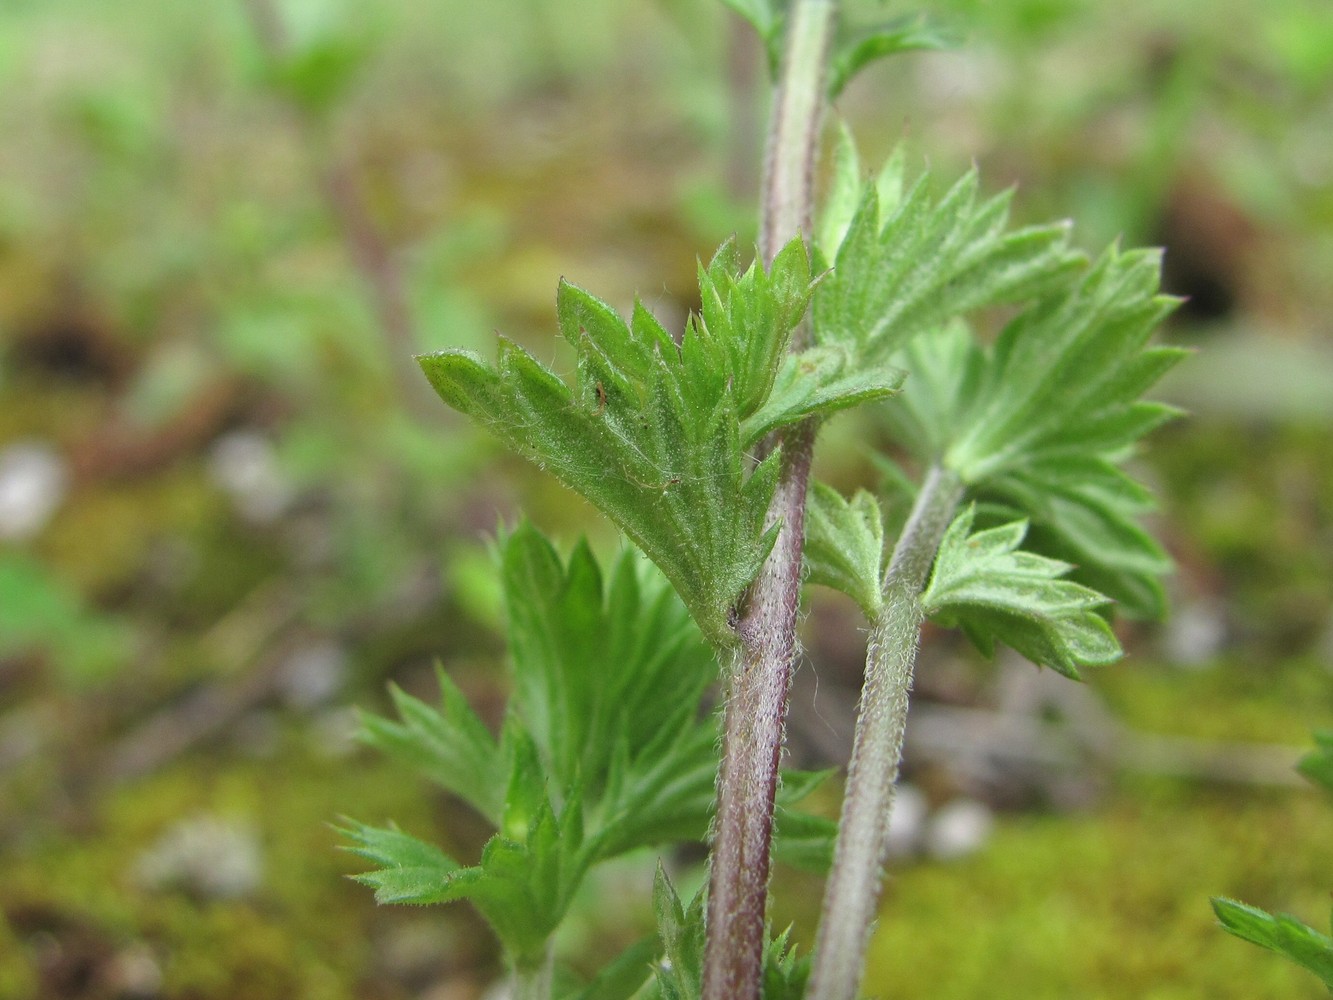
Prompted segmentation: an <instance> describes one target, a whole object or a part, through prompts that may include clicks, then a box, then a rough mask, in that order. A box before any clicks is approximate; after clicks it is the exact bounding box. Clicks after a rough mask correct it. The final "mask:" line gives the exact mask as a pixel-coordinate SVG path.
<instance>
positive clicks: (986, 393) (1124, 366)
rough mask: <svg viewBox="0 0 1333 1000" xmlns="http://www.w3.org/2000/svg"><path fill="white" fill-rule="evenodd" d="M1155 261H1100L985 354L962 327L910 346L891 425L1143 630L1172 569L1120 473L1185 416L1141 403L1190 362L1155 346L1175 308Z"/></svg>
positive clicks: (1143, 506) (1136, 490)
mask: <svg viewBox="0 0 1333 1000" xmlns="http://www.w3.org/2000/svg"><path fill="white" fill-rule="evenodd" d="M1157 267H1158V260H1157V257H1156V256H1155V255H1154V254H1151V253H1135V254H1119V253H1117V252H1115V251H1114V250H1113V251H1111V252H1109V253H1108V254H1107V255H1106V256H1104V257H1103V258H1102V259H1101V260H1100V261H1098V263H1097V265H1096V266H1095V267H1094V268H1092V269H1091V270H1090V271H1089V272H1088V274H1086V275H1084V276H1082V277H1081V278H1079V279H1078V280H1076V281H1072V282H1070V283H1069V287H1068V288H1066V289H1065V290H1063V291H1061V292H1058V293H1055V292H1053V293H1050V294H1048V295H1047V296H1046V297H1045V298H1043V300H1042V301H1041V302H1039V303H1038V304H1037V305H1035V306H1033V307H1032V308H1030V309H1028V310H1027V311H1025V312H1024V313H1021V314H1020V315H1019V316H1018V317H1017V318H1015V319H1014V320H1013V321H1012V322H1011V323H1010V324H1009V325H1008V326H1007V327H1006V328H1005V330H1004V332H1003V333H1002V335H1001V337H1000V339H999V341H998V342H997V343H996V345H995V346H994V348H992V349H990V350H983V349H982V348H981V347H980V346H979V345H978V344H977V343H976V341H975V338H974V337H973V336H972V334H971V333H970V332H969V331H968V330H967V329H966V328H965V327H964V326H962V325H961V324H954V325H952V326H950V327H947V328H946V329H944V330H942V331H940V332H939V333H936V334H931V335H929V336H923V337H918V338H916V339H915V340H913V341H912V342H911V343H910V344H908V345H907V347H906V348H905V349H904V350H903V351H902V352H901V353H900V354H899V355H898V357H897V358H896V359H895V360H896V363H898V364H900V365H902V366H903V367H904V368H906V369H907V370H908V371H909V372H910V375H909V378H908V381H907V384H906V386H905V388H904V390H903V392H902V393H900V394H899V396H898V397H897V398H896V399H895V401H894V404H893V405H892V406H891V407H888V408H887V410H886V419H887V421H888V423H889V425H890V427H891V429H892V430H893V432H894V434H895V437H896V438H897V439H898V440H899V441H901V442H903V443H904V444H906V445H907V446H908V447H909V448H910V449H912V450H913V451H914V452H915V453H916V454H917V455H918V456H919V457H920V458H921V459H922V460H923V461H925V462H942V463H943V464H944V465H946V466H948V467H949V468H951V469H953V470H954V471H956V472H957V473H958V474H959V475H960V476H961V477H962V478H963V479H964V481H965V482H966V483H967V484H968V487H969V491H970V493H971V495H972V496H973V497H974V498H975V499H977V500H979V501H982V502H985V503H991V504H999V505H1002V506H1006V507H1008V508H1009V509H1010V510H1011V511H1012V513H1013V514H1014V515H1016V516H1025V517H1027V518H1029V519H1030V520H1031V522H1032V526H1033V530H1032V533H1031V535H1030V536H1029V539H1028V544H1029V547H1031V548H1032V549H1033V550H1034V551H1038V552H1041V553H1043V554H1046V555H1049V556H1052V557H1055V558H1058V559H1062V560H1066V561H1068V562H1071V563H1074V564H1075V565H1076V566H1077V567H1078V569H1077V570H1076V571H1075V572H1074V577H1075V578H1076V579H1077V580H1078V581H1079V582H1082V583H1084V584H1086V585H1088V586H1090V587H1092V588H1093V589H1095V590H1098V591H1100V592H1101V593H1104V594H1106V595H1107V596H1108V597H1110V598H1112V599H1113V600H1115V601H1116V602H1117V610H1119V611H1121V612H1124V613H1126V614H1129V615H1132V616H1135V617H1157V616H1159V615H1160V614H1161V613H1162V610H1163V607H1164V604H1165V596H1164V592H1163V590H1162V586H1161V583H1160V582H1159V578H1160V577H1161V575H1162V574H1164V573H1166V572H1168V571H1169V569H1170V565H1171V564H1170V560H1169V559H1168V558H1167V556H1166V553H1165V552H1164V551H1163V550H1162V548H1161V546H1160V545H1158V544H1157V542H1156V541H1154V540H1153V539H1152V537H1151V536H1150V535H1148V534H1147V532H1145V531H1144V530H1143V528H1142V527H1141V526H1140V524H1139V520H1140V519H1141V518H1142V517H1143V516H1144V514H1146V513H1147V512H1148V511H1149V510H1151V509H1152V502H1151V497H1150V496H1149V495H1148V493H1147V492H1146V491H1145V490H1144V489H1143V488H1142V487H1141V486H1140V485H1138V484H1137V483H1136V482H1134V480H1133V479H1131V478H1130V477H1129V476H1127V475H1126V474H1125V473H1124V472H1123V471H1121V470H1120V469H1119V468H1118V465H1119V463H1120V462H1122V461H1123V460H1124V458H1125V457H1126V456H1127V455H1128V454H1129V453H1130V452H1131V451H1132V448H1133V446H1134V444H1135V443H1136V441H1137V440H1138V439H1139V437H1141V436H1142V435H1143V434H1146V433H1147V432H1149V431H1150V430H1152V429H1154V428H1155V427H1157V426H1159V425H1160V424H1161V423H1163V422H1165V421H1166V420H1169V419H1171V418H1172V417H1174V416H1175V415H1176V411H1175V410H1174V409H1173V408H1171V407H1168V406H1164V405H1161V404H1156V403H1150V402H1143V401H1141V400H1140V399H1139V398H1138V397H1139V395H1140V394H1141V393H1142V392H1143V391H1144V390H1146V389H1147V388H1148V387H1150V386H1151V385H1152V383H1153V382H1154V381H1155V380H1156V379H1157V378H1158V377H1160V376H1161V375H1162V374H1163V373H1164V372H1165V371H1166V370H1167V369H1168V368H1170V367H1171V365H1172V364H1174V363H1175V362H1176V361H1178V360H1179V359H1180V357H1181V356H1182V355H1183V353H1184V352H1182V351H1179V350H1177V349H1174V348H1166V347H1148V346H1147V344H1146V342H1147V339H1148V337H1149V336H1150V335H1151V334H1152V331H1153V327H1154V326H1155V325H1156V324H1157V323H1158V322H1159V321H1160V319H1161V317H1162V316H1163V315H1165V313H1166V312H1167V311H1169V309H1170V308H1171V306H1172V304H1173V301H1172V300H1170V299H1168V298H1165V297H1163V296H1159V295H1157V293H1156V292H1157Z"/></svg>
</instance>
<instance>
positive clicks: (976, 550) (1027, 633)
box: [921, 507, 1121, 678]
mask: <svg viewBox="0 0 1333 1000" xmlns="http://www.w3.org/2000/svg"><path fill="white" fill-rule="evenodd" d="M973 516H974V510H973V508H971V507H969V508H968V509H967V510H965V511H963V512H962V513H961V514H959V515H958V516H957V517H956V518H955V519H954V521H953V523H952V524H951V525H950V526H949V529H948V530H947V531H946V532H945V534H944V539H943V541H941V543H940V548H939V553H938V554H937V555H936V557H935V568H934V571H933V572H932V575H931V578H930V583H929V584H928V585H927V587H926V590H925V592H924V593H923V594H922V595H921V603H922V606H923V608H924V609H925V612H926V614H927V615H928V616H930V617H932V618H936V619H938V620H940V621H941V622H942V623H943V624H946V625H957V626H960V627H961V628H962V629H963V630H964V631H965V632H966V633H967V635H968V636H969V637H970V638H971V639H972V640H973V642H975V643H976V644H977V646H978V648H980V649H981V650H982V652H984V653H986V654H987V655H993V653H994V648H995V641H996V640H997V639H998V640H999V641H1001V642H1004V643H1005V644H1006V645H1008V646H1010V647H1012V648H1013V649H1015V650H1017V651H1018V652H1019V653H1022V654H1023V655H1024V656H1026V657H1027V658H1028V659H1030V660H1032V662H1033V663H1036V664H1038V665H1040V666H1048V667H1053V668H1054V669H1056V670H1058V671H1060V673H1062V674H1065V675H1066V676H1068V677H1074V678H1077V677H1078V676H1079V674H1078V671H1079V668H1080V667H1085V666H1104V665H1105V664H1108V663H1113V662H1115V661H1116V660H1117V659H1119V658H1120V655H1121V651H1120V644H1119V643H1118V642H1117V641H1116V638H1115V635H1114V634H1113V633H1112V632H1111V628H1110V626H1109V625H1107V623H1106V620H1105V619H1104V618H1102V616H1101V615H1099V614H1098V613H1097V611H1096V609H1097V608H1099V607H1101V606H1103V605H1105V604H1107V603H1109V602H1108V600H1107V598H1106V597H1104V596H1103V595H1101V594H1099V593H1097V592H1096V591H1094V590H1090V589H1089V588H1087V587H1084V586H1080V585H1079V584H1077V583H1072V582H1070V581H1069V580H1062V579H1059V578H1060V577H1061V576H1063V575H1064V574H1065V573H1066V572H1068V571H1069V569H1070V567H1069V565H1068V564H1067V563H1060V562H1056V561H1055V560H1053V559H1047V558H1045V557H1044V556H1039V555H1034V554H1033V553H1031V552H1023V551H1020V550H1019V548H1018V546H1019V545H1020V543H1021V542H1022V541H1023V536H1024V535H1025V534H1026V533H1027V523H1026V522H1024V521H1015V522H1013V523H1011V524H1005V525H1002V526H1000V527H998V528H989V529H987V530H984V531H978V532H975V533H973V532H972V530H971V529H972V521H973Z"/></svg>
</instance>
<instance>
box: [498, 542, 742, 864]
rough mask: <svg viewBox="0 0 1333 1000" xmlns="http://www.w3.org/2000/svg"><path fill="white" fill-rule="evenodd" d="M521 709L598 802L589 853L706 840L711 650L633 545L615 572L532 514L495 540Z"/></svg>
mask: <svg viewBox="0 0 1333 1000" xmlns="http://www.w3.org/2000/svg"><path fill="white" fill-rule="evenodd" d="M500 553H501V559H502V565H503V577H504V580H503V582H504V595H505V604H506V607H507V608H508V617H509V626H510V629H509V636H510V647H511V652H512V656H513V664H514V673H515V681H516V684H515V692H514V709H515V712H516V714H517V717H518V718H520V719H522V720H523V722H524V723H525V724H526V726H527V727H528V729H529V730H530V731H531V732H532V734H533V738H534V740H535V744H536V746H537V747H539V748H540V754H541V757H542V759H543V760H544V761H545V762H546V763H545V766H546V767H548V768H549V769H550V771H551V773H552V774H553V775H554V777H555V779H556V780H557V782H559V783H560V784H561V785H562V786H567V785H572V784H574V783H575V782H578V783H579V784H580V787H581V788H583V789H584V791H585V794H586V795H587V799H588V803H589V814H590V815H589V823H590V830H589V834H588V839H589V841H590V844H591V845H592V846H590V847H589V851H590V854H591V856H593V857H595V858H605V857H612V856H614V855H617V854H620V853H623V852H625V851H628V850H631V849H633V848H635V847H639V846H643V845H645V844H652V843H661V842H665V841H670V840H677V839H680V840H698V839H701V838H702V837H703V836H704V834H705V832H706V830H707V825H708V816H709V810H710V808H711V806H712V803H713V781H714V777H715V773H716V769H717V759H716V752H715V749H714V744H715V741H716V737H717V734H716V724H715V722H714V720H713V719H712V718H711V717H709V716H708V715H707V714H706V713H704V712H703V711H702V709H701V702H702V699H703V695H704V692H705V690H706V689H707V688H708V686H709V685H710V684H711V683H712V682H713V681H714V680H716V678H717V666H716V661H715V659H714V657H713V653H712V650H710V649H709V647H708V646H707V644H706V643H705V642H704V641H703V639H702V637H701V636H700V635H699V632H698V630H697V628H696V627H695V626H694V624H693V623H692V622H691V621H690V618H689V615H688V613H687V612H686V610H685V608H684V607H683V605H682V604H681V602H680V601H679V600H678V599H677V598H676V596H675V595H674V594H673V593H672V591H671V588H670V587H669V586H668V585H667V582H666V581H665V580H664V579H663V578H662V576H661V574H660V573H659V572H658V571H657V570H656V569H655V568H653V567H652V566H651V565H649V564H647V563H645V562H644V561H643V560H642V559H640V558H637V557H636V554H635V553H633V552H626V554H625V555H624V556H623V557H622V558H621V559H620V560H619V561H618V562H617V564H616V566H615V569H614V570H613V571H612V573H611V577H610V580H609V581H607V582H606V583H603V578H602V573H601V571H600V569H599V567H598V565H597V563H596V560H595V559H594V558H593V556H592V554H591V552H590V550H589V549H588V547H587V546H586V545H585V544H583V543H580V544H579V545H577V546H576V547H575V548H574V551H573V553H572V554H571V555H570V557H569V559H568V562H563V561H562V560H561V559H560V557H559V555H558V554H557V553H556V551H555V549H554V547H553V546H552V545H551V544H550V542H549V541H547V540H546V539H545V538H544V537H543V536H542V535H541V533H540V532H538V531H537V530H536V528H534V527H533V526H532V525H531V524H528V523H526V522H525V523H522V524H520V526H519V527H518V528H517V529H515V531H514V532H513V533H512V534H511V535H509V536H508V537H506V538H505V539H503V540H502V541H501V544H500Z"/></svg>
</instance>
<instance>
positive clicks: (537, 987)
mask: <svg viewBox="0 0 1333 1000" xmlns="http://www.w3.org/2000/svg"><path fill="white" fill-rule="evenodd" d="M554 965H555V955H554V952H553V950H552V948H551V945H550V943H549V942H548V943H547V946H546V954H545V955H543V956H542V958H541V959H540V961H538V962H537V963H536V964H535V965H531V966H518V967H516V968H515V969H514V993H513V1000H551V973H552V970H553V968H554Z"/></svg>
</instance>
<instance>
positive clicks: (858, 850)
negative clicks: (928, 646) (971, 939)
mask: <svg viewBox="0 0 1333 1000" xmlns="http://www.w3.org/2000/svg"><path fill="white" fill-rule="evenodd" d="M962 495H963V486H962V483H961V481H960V480H959V479H958V477H957V475H955V474H954V473H952V472H950V471H948V470H947V469H943V468H941V467H939V466H935V467H933V468H932V469H931V470H930V472H929V473H928V474H927V476H926V480H925V482H924V483H923V484H922V487H921V492H920V493H919V494H918V496H917V500H916V505H915V506H914V507H913V509H912V514H911V516H910V517H909V518H908V521H907V526H906V527H905V528H904V529H903V533H902V535H901V537H900V538H899V539H898V544H897V545H896V546H895V548H894V550H893V559H892V561H891V562H890V564H889V570H888V572H887V573H886V574H885V576H884V585H883V593H884V607H883V609H882V610H881V612H880V614H879V617H878V619H877V620H876V621H875V622H874V623H873V627H872V629H871V633H870V641H869V644H868V647H867V649H866V678H865V686H864V687H863V688H862V690H861V711H860V714H859V715H858V717H857V721H856V738H855V743H854V744H853V747H852V760H851V764H850V766H849V767H848V770H847V791H846V795H845V797H844V798H843V803H842V819H841V820H840V822H839V824H838V844H837V847H836V848H835V850H834V854H833V868H832V870H831V871H830V873H829V878H828V882H827V884H826V886H825V889H824V907H823V912H822V913H821V915H820V923H819V935H818V939H817V943H816V946H815V967H814V972H813V974H812V976H811V980H810V989H809V991H808V994H807V995H808V997H809V998H810V1000H855V997H856V995H857V990H858V988H859V987H860V984H861V974H862V969H863V966H864V964H865V953H866V946H867V944H868V943H869V940H870V929H871V926H872V924H873V921H874V917H875V906H876V904H877V903H878V901H879V890H880V881H881V875H882V872H881V866H882V865H883V863H884V851H885V847H886V845H887V833H888V826H889V812H890V810H891V809H892V807H893V786H894V784H895V783H896V782H897V780H898V766H899V764H900V763H901V762H902V755H903V736H904V734H905V732H906V727H907V704H908V694H909V692H910V691H911V687H912V670H913V666H914V665H915V662H916V651H917V644H918V642H919V640H920V635H921V623H922V618H923V614H922V610H921V600H920V595H921V590H922V588H923V587H924V586H925V584H926V579H927V577H928V575H929V573H930V567H931V565H932V564H933V563H934V561H935V553H936V551H937V550H938V549H939V545H940V539H941V538H943V536H944V532H945V529H946V528H948V526H949V522H950V521H951V520H953V515H954V511H955V510H956V509H957V507H958V502H959V500H960V499H961V498H962Z"/></svg>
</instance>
